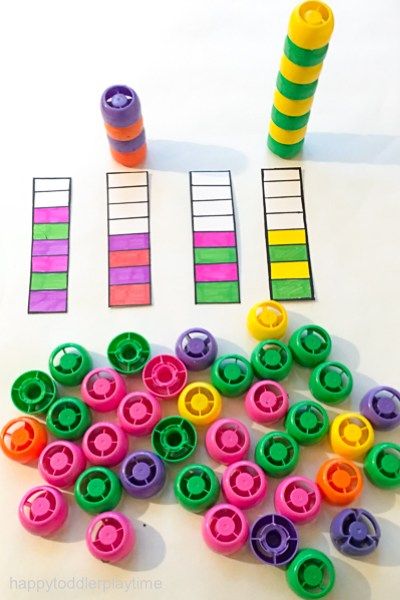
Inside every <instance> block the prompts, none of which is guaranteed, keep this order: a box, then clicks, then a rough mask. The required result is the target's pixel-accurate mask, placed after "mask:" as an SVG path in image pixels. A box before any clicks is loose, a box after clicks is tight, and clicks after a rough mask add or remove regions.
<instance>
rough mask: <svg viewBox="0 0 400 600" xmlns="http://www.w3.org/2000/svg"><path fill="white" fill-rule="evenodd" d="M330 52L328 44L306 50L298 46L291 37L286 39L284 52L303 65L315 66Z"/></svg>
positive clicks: (290, 58) (293, 60) (297, 63)
mask: <svg viewBox="0 0 400 600" xmlns="http://www.w3.org/2000/svg"><path fill="white" fill-rule="evenodd" d="M327 52H328V44H326V46H323V48H317V49H316V50H306V49H305V48H300V46H297V45H296V44H295V43H294V42H292V40H291V39H290V38H289V37H286V39H285V46H284V53H285V55H286V56H287V57H288V59H289V60H291V61H292V62H294V63H295V64H296V65H299V66H301V67H315V65H319V64H320V63H322V61H323V60H324V58H325V56H326V53H327Z"/></svg>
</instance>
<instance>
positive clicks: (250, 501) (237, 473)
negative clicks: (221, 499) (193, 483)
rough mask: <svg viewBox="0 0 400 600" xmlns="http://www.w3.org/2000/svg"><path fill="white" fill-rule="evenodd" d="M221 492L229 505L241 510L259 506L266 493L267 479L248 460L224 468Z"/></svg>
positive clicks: (257, 467) (261, 471) (258, 468)
mask: <svg viewBox="0 0 400 600" xmlns="http://www.w3.org/2000/svg"><path fill="white" fill-rule="evenodd" d="M222 491H223V493H224V496H225V498H226V501H227V502H228V503H229V504H233V505H234V506H237V507H238V508H241V509H246V508H252V507H253V506H257V504H260V502H262V501H263V500H264V498H265V496H266V493H267V478H266V477H265V474H264V472H263V470H262V469H261V468H260V467H259V466H258V465H256V464H255V463H253V462H251V461H249V460H241V461H238V462H235V463H232V464H231V465H229V466H228V467H226V469H225V471H224V472H223V474H222Z"/></svg>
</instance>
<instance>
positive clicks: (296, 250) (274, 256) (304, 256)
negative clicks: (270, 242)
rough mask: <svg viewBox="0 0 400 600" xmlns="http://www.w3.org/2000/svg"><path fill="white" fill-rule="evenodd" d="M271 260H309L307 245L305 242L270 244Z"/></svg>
mask: <svg viewBox="0 0 400 600" xmlns="http://www.w3.org/2000/svg"><path fill="white" fill-rule="evenodd" d="M268 253H269V260H270V261H271V262H287V261H291V260H308V252H307V246H306V245H305V244H288V245H286V246H285V245H284V246H270V247H269V249H268Z"/></svg>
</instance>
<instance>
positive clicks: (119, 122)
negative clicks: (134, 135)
mask: <svg viewBox="0 0 400 600" xmlns="http://www.w3.org/2000/svg"><path fill="white" fill-rule="evenodd" d="M101 114H102V115H103V119H104V121H105V122H106V123H109V124H110V125H113V126H114V127H127V126H128V125H131V123H134V122H135V121H137V120H138V119H140V117H141V108H140V101H139V98H138V96H137V94H136V92H135V91H134V90H133V89H132V88H131V87H129V86H127V85H112V86H111V87H109V88H107V89H106V90H105V92H103V95H102V96H101Z"/></svg>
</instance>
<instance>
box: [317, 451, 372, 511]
mask: <svg viewBox="0 0 400 600" xmlns="http://www.w3.org/2000/svg"><path fill="white" fill-rule="evenodd" d="M317 484H318V486H319V489H320V492H321V494H322V496H323V498H324V499H325V500H326V501H327V502H329V503H330V504H337V505H339V506H340V505H346V504H350V503H351V502H354V500H355V499H356V498H358V496H359V495H360V494H361V492H362V488H363V480H362V475H361V471H360V469H359V468H358V467H357V466H356V465H355V464H354V463H353V462H351V461H350V460H347V459H345V458H332V459H330V460H327V461H325V462H324V463H323V464H322V465H321V467H320V468H319V471H318V473H317Z"/></svg>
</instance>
